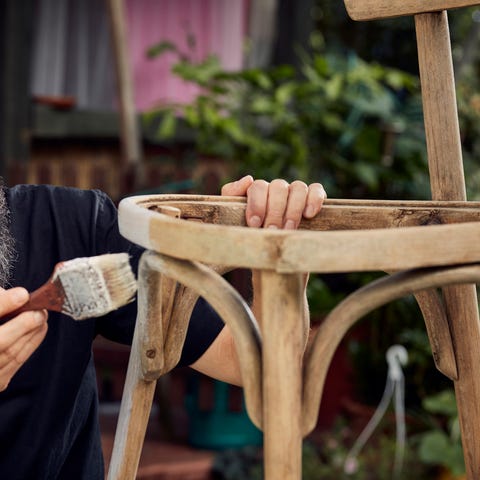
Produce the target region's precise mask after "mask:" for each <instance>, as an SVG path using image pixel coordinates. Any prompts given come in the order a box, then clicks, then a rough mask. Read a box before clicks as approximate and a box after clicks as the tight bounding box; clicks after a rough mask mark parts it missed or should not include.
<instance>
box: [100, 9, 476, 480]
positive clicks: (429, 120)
mask: <svg viewBox="0 0 480 480" xmlns="http://www.w3.org/2000/svg"><path fill="white" fill-rule="evenodd" d="M345 3H346V6H347V10H348V12H349V14H350V15H351V17H352V18H354V19H358V20H367V19H373V18H383V17H387V16H388V17H390V16H395V15H415V24H416V30H417V41H418V50H419V62H420V73H421V82H422V90H423V91H422V94H423V100H424V114H425V126H426V132H427V148H428V155H429V171H430V176H431V186H432V197H433V200H432V201H360V200H350V201H347V200H328V201H327V202H326V204H325V206H324V208H323V209H322V212H321V213H320V214H319V215H318V216H317V217H316V218H315V219H313V220H310V221H303V222H302V224H301V227H300V230H299V231H271V230H262V229H251V228H246V227H245V223H244V215H245V202H244V200H243V199H241V198H236V197H215V196H214V197H207V196H193V195H187V196H178V195H177V196H176V195H154V196H143V197H131V198H127V199H125V200H123V201H122V203H121V204H120V211H119V219H120V220H119V221H120V228H121V232H122V234H123V235H125V236H126V237H127V238H129V239H130V240H132V241H134V242H136V243H138V244H140V245H142V246H144V247H146V248H147V252H146V253H145V254H144V256H143V258H142V260H141V265H140V271H139V312H138V320H137V326H136V331H135V338H134V343H133V347H132V353H131V357H130V363H129V368H128V374H127V381H126V385H125V391H124V396H123V401H122V407H121V412H120V418H119V423H118V427H117V434H116V439H115V445H114V451H113V455H112V460H111V466H110V471H109V478H110V479H118V480H120V479H121V480H128V479H133V478H134V477H135V473H136V469H137V465H138V461H139V458H140V453H141V448H142V443H143V438H144V435H145V430H146V425H147V420H148V415H149V412H150V407H151V403H152V398H153V393H154V389H155V382H156V379H157V378H159V376H160V375H162V374H164V373H165V372H168V371H169V370H170V369H172V368H173V367H174V366H175V364H176V363H177V361H178V358H179V355H180V351H181V347H182V344H183V340H184V337H185V331H186V327H187V324H188V318H189V315H190V313H191V309H192V305H193V303H194V301H195V299H196V298H197V296H198V295H201V296H203V297H205V298H206V300H207V301H208V302H210V304H211V305H212V306H213V307H214V308H215V309H216V310H217V311H218V312H219V314H220V315H221V317H222V318H223V320H224V321H225V323H226V324H228V325H229V327H230V328H231V330H232V333H233V336H234V338H235V344H236V348H237V350H238V353H239V357H240V366H241V372H242V378H243V381H244V387H245V397H246V404H247V410H248V412H249V415H250V417H251V418H252V421H253V422H254V423H255V424H256V425H257V426H259V427H260V428H261V429H262V430H263V432H264V462H265V478H266V479H267V480H278V479H282V480H299V479H300V478H301V447H302V439H303V437H304V436H305V435H307V434H308V433H309V432H311V430H312V429H313V428H314V426H315V424H316V419H317V414H318V410H319V405H320V401H321V395H322V390H323V385H324V380H325V375H326V372H327V370H328V367H329V364H330V360H331V358H332V355H333V353H334V351H335V349H336V347H337V346H338V344H339V342H340V341H341V339H342V338H343V336H344V334H345V333H346V331H347V330H348V329H349V328H350V327H351V325H353V324H354V323H355V322H356V321H357V320H358V319H359V318H360V317H362V316H363V315H365V314H366V313H368V312H369V311H371V310H373V309H374V308H377V307H379V306H381V305H383V304H385V303H387V302H389V301H391V300H393V299H396V298H399V297H402V296H404V295H408V294H415V296H416V298H417V301H418V302H419V305H420V307H421V309H422V312H423V315H424V318H425V324H426V329H427V332H428V335H429V339H430V343H431V347H432V353H433V358H434V361H435V364H436V365H437V367H438V369H439V370H440V371H441V372H443V373H444V374H445V375H447V376H448V377H449V378H451V379H452V381H453V382H454V385H455V391H456V398H457V403H458V409H459V415H460V424H461V433H462V442H463V448H464V453H465V462H466V467H467V478H468V479H469V480H474V479H477V478H480V375H479V367H480V322H479V316H478V305H477V298H476V291H475V285H474V284H475V283H479V282H480V242H479V241H478V239H479V238H480V223H479V222H478V220H479V219H480V203H479V202H467V201H466V195H465V184H464V179H463V167H462V158H461V148H460V138H459V128H458V116H457V109H456V101H455V90H454V80H453V69H452V60H451V52H450V44H449V32H448V22H447V14H446V10H447V9H448V8H454V7H461V6H467V5H473V4H475V3H477V2H473V1H461V0H424V1H414V0H346V1H345ZM236 267H243V268H252V269H253V268H254V269H257V270H260V272H261V274H260V275H261V285H260V287H261V288H260V290H261V310H262V318H261V319H258V320H259V321H258V322H257V319H255V318H254V316H253V314H252V312H251V311H250V309H249V307H248V305H246V304H245V302H244V301H243V300H242V299H241V297H240V296H239V295H238V293H237V292H236V291H235V290H234V289H233V288H232V287H231V286H230V285H229V284H228V283H227V282H225V280H224V279H223V278H222V277H221V275H220V274H221V273H222V272H223V271H225V270H228V269H231V268H236ZM375 270H377V271H384V272H395V273H392V274H391V275H386V276H385V277H383V278H381V279H380V280H377V281H375V282H372V283H371V284H369V285H367V286H365V287H363V288H362V289H360V290H358V291H356V292H354V293H352V294H351V295H349V296H348V297H347V298H346V299H345V300H343V301H342V302H341V303H340V304H339V305H337V307H336V308H334V309H333V310H332V312H330V314H329V315H328V317H327V318H326V319H325V321H324V322H323V323H322V325H321V327H320V329H319V330H318V332H317V333H316V335H315V337H314V339H313V341H312V342H311V343H310V346H309V348H308V349H307V351H306V352H304V344H305V342H304V341H305V337H306V335H307V332H308V321H307V319H306V318H305V316H304V298H303V295H302V286H303V281H304V273H305V272H319V273H330V272H351V271H375ZM439 288H442V293H440V291H439ZM302 318H303V319H304V321H303V322H302V321H301V319H302ZM259 324H260V326H259Z"/></svg>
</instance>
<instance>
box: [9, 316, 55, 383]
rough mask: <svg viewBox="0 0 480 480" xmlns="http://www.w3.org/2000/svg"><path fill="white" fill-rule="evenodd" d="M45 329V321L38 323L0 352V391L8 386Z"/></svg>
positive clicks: (38, 343)
mask: <svg viewBox="0 0 480 480" xmlns="http://www.w3.org/2000/svg"><path fill="white" fill-rule="evenodd" d="M47 330H48V325H47V323H44V324H42V325H40V326H39V327H38V328H36V329H35V330H34V331H33V332H30V333H28V334H26V335H25V336H24V337H22V338H21V339H20V340H19V341H17V342H16V343H15V344H14V345H13V346H12V347H11V348H10V349H9V350H7V351H4V352H2V353H1V354H0V392H1V391H2V390H5V389H6V388H7V387H8V384H9V383H10V380H11V379H12V377H13V376H14V375H15V374H16V373H17V371H18V370H19V369H20V367H21V366H22V365H23V364H24V363H25V362H26V361H27V360H28V359H29V358H30V356H31V355H32V353H33V352H34V351H35V350H36V349H37V348H38V347H39V345H40V344H41V343H42V341H43V339H44V338H45V335H46V334H47Z"/></svg>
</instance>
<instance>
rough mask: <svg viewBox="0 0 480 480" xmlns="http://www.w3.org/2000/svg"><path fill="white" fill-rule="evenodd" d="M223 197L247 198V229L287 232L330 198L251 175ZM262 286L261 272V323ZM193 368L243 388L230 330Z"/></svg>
mask: <svg viewBox="0 0 480 480" xmlns="http://www.w3.org/2000/svg"><path fill="white" fill-rule="evenodd" d="M222 195H228V196H246V197H247V209H246V221H247V225H248V226H250V227H257V228H258V227H264V228H277V229H286V230H294V229H296V228H297V227H298V225H299V223H300V220H301V219H302V217H305V218H312V217H314V216H315V215H316V214H317V213H318V212H319V211H320V209H321V208H322V205H323V201H324V200H325V198H327V194H326V193H325V190H324V189H323V187H322V185H321V184H320V183H312V184H311V185H306V184H305V183H303V182H301V181H298V180H297V181H295V182H292V183H290V184H289V183H287V182H286V181H285V180H279V179H277V180H273V181H272V182H270V183H268V182H266V181H265V180H254V179H253V177H251V176H250V175H247V176H246V177H243V178H241V179H240V180H238V181H236V182H232V183H228V184H226V185H224V186H223V188H222ZM307 279H308V275H307V274H305V287H306V283H307ZM259 284H260V279H259V272H258V271H256V270H253V271H252V285H253V293H254V295H253V302H252V310H253V312H254V314H255V316H256V318H257V320H258V321H259V323H261V315H260V310H261V308H260V306H259V305H258V303H259V302H258V295H257V294H256V292H258V291H259V290H260V288H259ZM304 299H305V300H304V306H305V312H304V318H303V319H299V321H308V318H309V314H308V305H307V302H306V291H304ZM307 333H308V332H307ZM306 342H307V338H305V345H306ZM191 367H192V368H194V369H195V370H198V371H199V372H202V373H204V374H205V375H208V376H211V377H213V378H216V379H218V380H222V381H224V382H228V383H233V384H235V385H242V378H241V375H240V365H239V361H238V357H237V354H236V349H235V343H234V340H233V337H232V335H231V333H230V329H229V328H228V326H226V327H225V328H223V330H222V331H221V332H220V333H219V335H218V336H217V338H216V339H215V340H214V342H213V343H212V344H211V345H210V347H209V348H208V349H207V350H206V352H205V353H204V354H203V355H202V356H201V357H200V358H199V359H198V360H197V361H196V362H195V363H194V364H193V365H191Z"/></svg>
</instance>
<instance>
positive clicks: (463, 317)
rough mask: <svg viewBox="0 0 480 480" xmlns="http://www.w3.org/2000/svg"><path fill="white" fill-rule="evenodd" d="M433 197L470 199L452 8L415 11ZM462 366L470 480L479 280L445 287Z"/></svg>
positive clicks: (477, 421)
mask: <svg viewBox="0 0 480 480" xmlns="http://www.w3.org/2000/svg"><path fill="white" fill-rule="evenodd" d="M415 27H416V31H417V43H418V59H419V65H420V78H421V82H422V97H423V108H424V116H425V131H426V135H427V149H428V156H429V170H430V179H431V188H432V197H433V199H435V200H466V193H465V180H464V174H463V163H462V152H461V143H460V132H459V126H458V113H457V103H456V97H455V81H454V77H453V65H452V55H451V48H450V35H449V30H448V19H447V13H446V11H443V12H440V13H425V14H418V15H416V16H415ZM443 294H444V298H445V305H446V310H447V316H448V319H449V322H450V329H451V332H452V337H453V344H454V347H455V352H456V357H457V368H458V380H457V381H455V382H454V385H455V392H456V398H457V405H458V411H459V417H460V427H461V431H462V442H463V448H464V457H465V463H466V469H467V475H468V478H469V480H474V479H477V478H479V476H480V322H479V317H478V303H477V295H476V291H475V286H474V285H468V286H454V287H448V288H445V289H444V291H443Z"/></svg>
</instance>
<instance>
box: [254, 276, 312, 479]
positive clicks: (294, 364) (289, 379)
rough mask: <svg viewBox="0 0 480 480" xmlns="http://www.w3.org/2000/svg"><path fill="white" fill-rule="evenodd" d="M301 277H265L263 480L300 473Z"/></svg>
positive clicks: (262, 282)
mask: <svg viewBox="0 0 480 480" xmlns="http://www.w3.org/2000/svg"><path fill="white" fill-rule="evenodd" d="M302 285H303V281H302V275H301V274H288V275H280V274H277V273H275V272H272V271H262V273H261V285H260V288H261V297H262V299H261V310H262V320H261V329H262V338H263V349H262V361H263V433H264V457H265V458H264V466H265V476H264V478H265V480H279V479H282V480H299V479H300V478H301V474H302V432H301V419H302V416H301V403H302V402H301V399H302V357H303V344H304V342H303V340H304V331H303V330H304V328H302V327H303V325H302V322H301V319H302V317H303V313H304V310H303V308H304V306H303V301H302V299H303V293H302Z"/></svg>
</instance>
